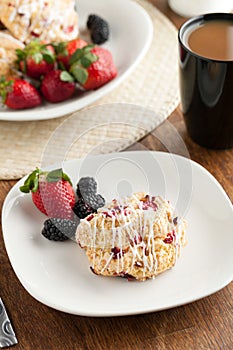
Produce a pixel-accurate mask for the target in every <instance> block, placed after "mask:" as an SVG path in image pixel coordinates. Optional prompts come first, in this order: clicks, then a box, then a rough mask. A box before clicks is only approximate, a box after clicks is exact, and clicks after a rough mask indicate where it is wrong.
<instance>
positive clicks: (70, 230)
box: [41, 218, 78, 241]
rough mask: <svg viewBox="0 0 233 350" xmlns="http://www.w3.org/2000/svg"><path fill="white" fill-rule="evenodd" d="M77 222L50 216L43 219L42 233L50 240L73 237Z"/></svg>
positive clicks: (62, 239) (63, 239)
mask: <svg viewBox="0 0 233 350" xmlns="http://www.w3.org/2000/svg"><path fill="white" fill-rule="evenodd" d="M77 225H78V223H77V222H74V221H72V220H68V219H60V218H50V219H47V220H45V222H44V227H43V229H42V231H41V233H42V235H43V236H44V237H45V238H47V239H49V240H51V241H65V240H67V239H69V238H70V239H74V236H75V232H76V228H77Z"/></svg>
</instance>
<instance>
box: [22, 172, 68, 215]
mask: <svg viewBox="0 0 233 350" xmlns="http://www.w3.org/2000/svg"><path fill="white" fill-rule="evenodd" d="M20 191H21V192H24V193H29V192H30V191H31V193H32V200H33V202H34V204H35V206H36V207H37V208H38V209H39V210H40V211H41V212H42V213H44V214H45V215H47V216H49V217H53V218H61V219H72V218H73V216H74V213H73V210H72V208H73V206H74V203H75V194H74V190H73V187H72V183H71V181H70V178H69V177H68V175H66V174H65V173H63V171H62V169H56V170H53V171H50V172H45V171H42V170H40V169H36V170H34V171H33V172H32V173H31V174H30V175H29V176H28V178H27V179H26V180H25V182H24V185H23V186H21V187H20Z"/></svg>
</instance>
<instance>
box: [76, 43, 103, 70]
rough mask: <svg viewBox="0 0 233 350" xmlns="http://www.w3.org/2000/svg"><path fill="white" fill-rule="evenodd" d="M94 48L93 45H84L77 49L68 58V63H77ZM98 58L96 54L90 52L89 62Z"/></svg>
mask: <svg viewBox="0 0 233 350" xmlns="http://www.w3.org/2000/svg"><path fill="white" fill-rule="evenodd" d="M93 48H94V45H86V46H84V47H83V48H82V49H77V50H76V51H75V52H74V53H73V55H72V56H71V58H70V61H69V63H70V64H71V65H72V64H73V63H77V62H78V61H79V60H81V59H82V58H83V57H85V56H87V54H89V53H90V51H91V50H92V49H93ZM97 60H98V56H96V55H93V54H92V58H91V63H93V62H95V61H97ZM91 63H90V64H91Z"/></svg>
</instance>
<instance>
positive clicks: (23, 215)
mask: <svg viewBox="0 0 233 350" xmlns="http://www.w3.org/2000/svg"><path fill="white" fill-rule="evenodd" d="M63 167H64V170H65V171H66V172H68V173H69V174H70V176H71V178H72V180H73V182H74V183H76V181H77V179H78V177H79V176H85V175H93V176H95V177H96V178H97V181H98V184H99V191H100V192H101V193H102V194H103V195H104V196H105V197H106V198H107V199H108V200H110V199H111V198H113V197H115V196H117V195H123V194H130V193H131V192H132V191H141V190H145V191H149V192H150V193H153V194H161V195H163V196H165V197H166V198H167V199H170V200H171V201H172V203H173V204H174V205H175V207H176V209H177V211H178V212H179V213H180V214H182V215H184V216H185V217H186V219H187V220H188V245H187V246H186V247H185V248H184V249H183V250H182V252H181V253H182V254H181V257H180V259H179V260H178V262H177V265H176V266H175V267H174V268H173V269H171V270H169V271H167V272H165V273H163V274H161V275H160V276H158V277H157V278H156V279H154V280H149V281H146V282H137V281H132V282H128V281H127V280H126V279H123V278H110V277H109V278H108V277H100V276H96V275H94V274H93V273H92V272H91V271H90V269H89V264H88V261H87V258H86V255H85V252H84V251H83V250H81V248H80V247H79V246H78V245H77V244H76V243H74V242H72V241H66V242H51V241H49V240H47V239H46V238H44V237H43V236H42V235H41V234H40V231H41V227H42V225H43V221H44V220H45V218H46V217H45V216H44V215H43V214H41V213H40V212H39V211H38V210H37V209H36V208H35V207H34V206H33V204H32V201H31V196H30V195H24V194H21V193H20V192H19V186H20V185H22V183H23V181H24V179H22V180H20V181H19V182H18V183H17V184H16V185H15V186H14V187H13V188H12V190H11V191H10V192H9V194H8V196H7V198H6V200H5V202H4V206H3V211H2V225H3V235H4V241H5V246H6V250H7V253H8V256H9V259H10V262H11V264H12V267H13V269H14V271H15V273H16V275H17V276H18V278H19V280H20V282H21V283H22V285H23V286H24V287H25V289H26V290H27V291H28V292H29V293H30V294H31V295H32V296H33V297H34V298H36V299H37V300H39V301H41V302H42V303H44V304H46V305H48V306H51V307H53V308H55V309H58V310H61V311H65V312H68V313H73V314H78V315H86V316H116V315H130V314H137V313H145V312H152V311H158V310H163V309H167V308H171V307H175V306H178V305H182V304H185V303H188V302H192V301H194V300H197V299H199V298H202V297H205V296H207V295H210V294H211V293H214V292H216V291H218V290H219V289H221V288H223V287H224V286H226V285H227V284H228V283H229V282H231V281H232V276H233V270H232V266H233V254H232V245H233V235H232V227H233V211H232V205H231V202H230V200H229V198H228V197H227V195H226V194H225V192H224V191H223V189H222V187H221V186H220V184H219V183H218V182H217V181H216V180H215V179H214V177H213V176H212V175H211V174H210V173H209V172H207V171H206V170H205V169H204V168H203V167H201V166H200V165H198V164H197V163H195V162H193V161H190V160H189V159H186V158H183V157H180V156H176V155H172V154H169V153H160V152H145V151H141V152H140V151H139V152H123V153H115V154H109V155H103V156H95V157H92V158H87V159H86V160H85V161H81V160H73V161H68V162H64V164H63Z"/></svg>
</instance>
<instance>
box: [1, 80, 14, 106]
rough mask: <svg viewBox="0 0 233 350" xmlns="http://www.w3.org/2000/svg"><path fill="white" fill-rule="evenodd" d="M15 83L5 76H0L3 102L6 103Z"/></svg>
mask: <svg viewBox="0 0 233 350" xmlns="http://www.w3.org/2000/svg"><path fill="white" fill-rule="evenodd" d="M13 83H14V81H13V80H6V79H5V77H1V78H0V96H1V98H2V103H5V101H6V97H7V94H8V92H10V91H11V90H12V86H13Z"/></svg>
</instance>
